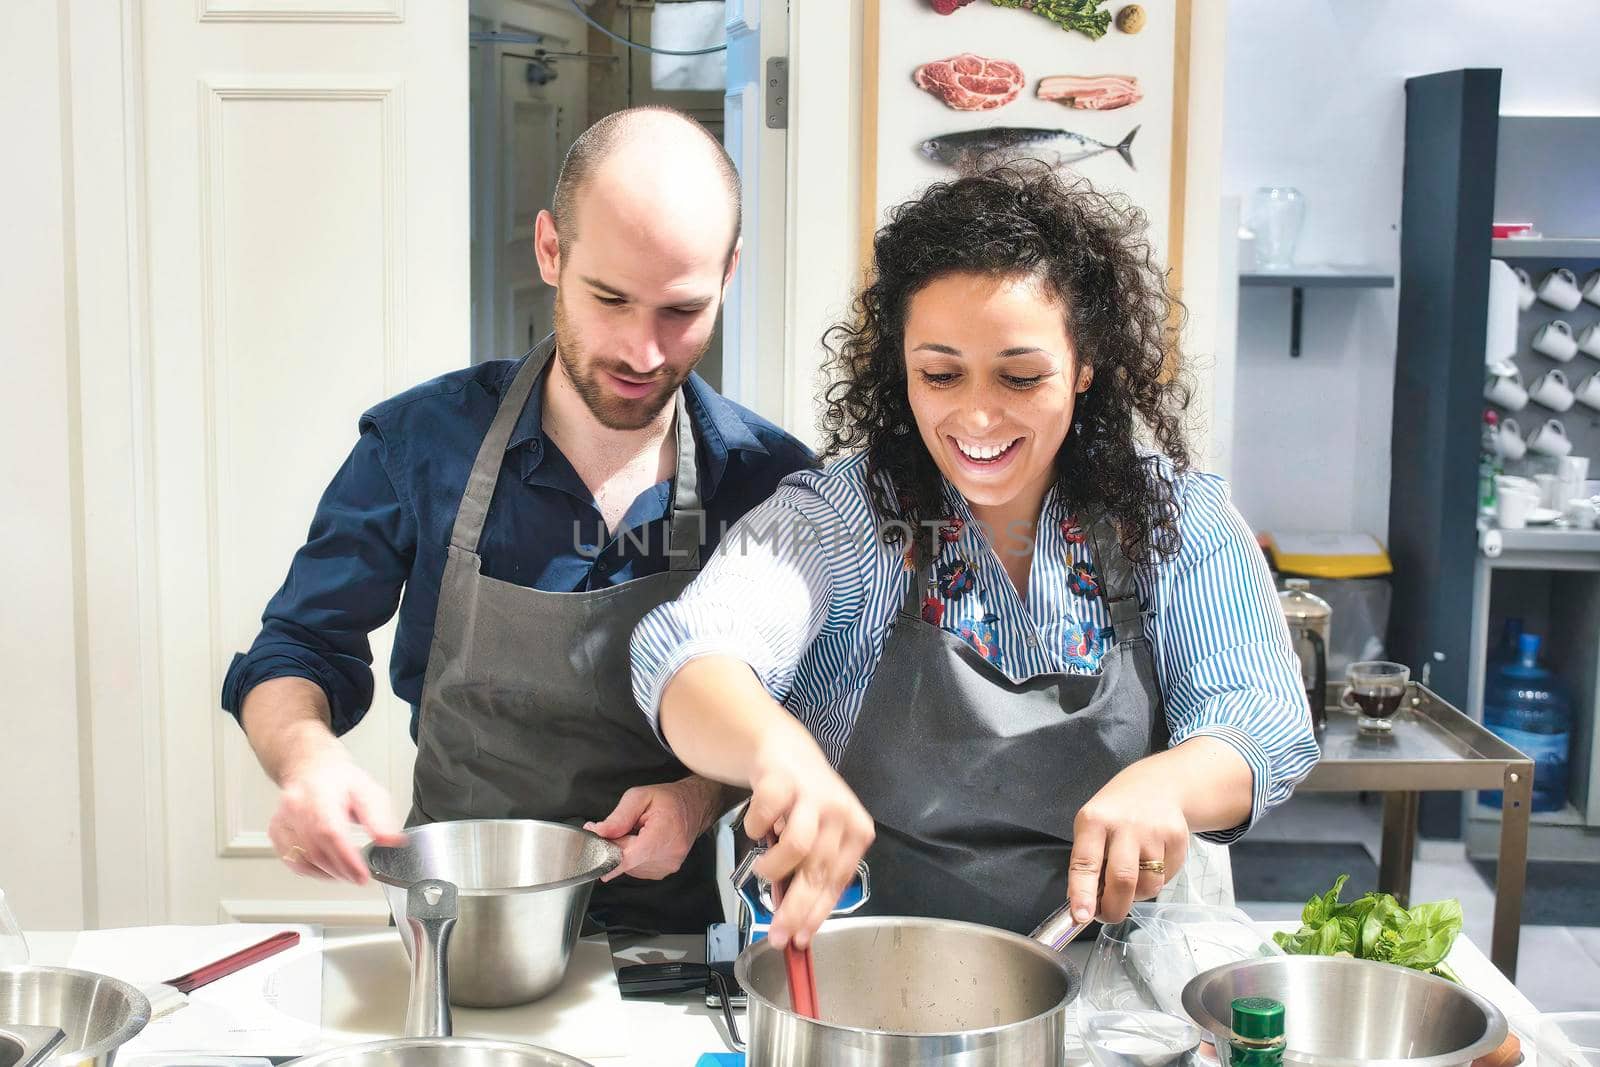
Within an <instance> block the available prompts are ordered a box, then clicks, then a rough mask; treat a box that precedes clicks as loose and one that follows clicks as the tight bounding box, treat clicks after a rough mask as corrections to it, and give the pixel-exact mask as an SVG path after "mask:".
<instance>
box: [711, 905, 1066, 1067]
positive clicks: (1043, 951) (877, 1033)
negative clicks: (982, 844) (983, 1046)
mask: <svg viewBox="0 0 1600 1067" xmlns="http://www.w3.org/2000/svg"><path fill="white" fill-rule="evenodd" d="M892 924H912V925H916V926H929V927H938V928H957V929H963V930H973V931H977V932H979V933H982V934H984V935H985V936H989V937H993V938H996V939H998V940H1001V941H1009V942H1011V943H1012V944H1014V945H1016V946H1017V947H1018V948H1021V949H1023V950H1025V951H1027V952H1031V953H1033V954H1034V955H1035V956H1037V957H1039V958H1040V959H1041V960H1045V961H1047V962H1049V963H1050V964H1051V965H1052V966H1054V967H1056V968H1057V969H1059V970H1060V971H1061V972H1062V974H1063V975H1064V976H1065V978H1066V980H1067V991H1066V993H1065V994H1063V995H1062V997H1061V999H1060V1000H1058V1001H1057V1002H1056V1003H1055V1004H1053V1005H1051V1006H1050V1007H1048V1008H1046V1009H1045V1010H1044V1011H1041V1012H1040V1013H1039V1014H1037V1015H1032V1016H1029V1017H1028V1018H1026V1019H1014V1020H1012V1021H1011V1022H1008V1023H999V1024H997V1025H994V1026H975V1027H972V1028H970V1029H965V1030H878V1029H873V1028H871V1027H865V1026H843V1025H840V1024H839V1023H830V1022H826V1021H824V1020H821V1019H808V1018H806V1017H805V1016H803V1015H799V1014H796V1013H795V1012H793V1011H790V1010H789V1009H788V1008H785V1007H783V1006H782V1005H780V1004H778V1003H777V1002H776V1001H774V1000H772V999H770V998H768V997H765V996H762V995H761V994H760V993H759V992H757V991H756V990H755V989H753V988H751V983H750V968H751V966H752V963H751V961H752V960H754V959H755V958H756V957H757V956H759V955H764V954H766V953H769V952H777V951H779V950H778V949H775V948H772V947H771V946H770V945H769V944H768V943H767V941H766V940H765V939H764V938H763V939H762V940H760V941H757V942H755V943H754V944H751V945H749V946H748V947H746V948H745V949H744V951H742V952H740V953H739V956H738V958H737V959H735V960H734V962H733V972H734V977H735V978H737V979H738V982H739V985H740V986H741V987H743V989H744V991H745V995H746V996H748V997H749V998H750V999H751V1000H752V1001H757V1002H759V1003H761V1004H762V1005H765V1006H766V1007H768V1008H771V1009H772V1010H773V1011H776V1012H778V1013H780V1014H782V1015H787V1016H790V1017H791V1018H793V1019H794V1020H795V1021H796V1022H799V1023H804V1024H806V1025H809V1026H816V1027H821V1028H822V1029H824V1030H833V1031H838V1032H841V1033H850V1034H867V1035H871V1036H873V1037H903V1038H913V1039H915V1038H941V1037H978V1036H981V1035H984V1034H992V1033H999V1032H1001V1031H1003V1030H1011V1029H1014V1028H1016V1027H1020V1026H1026V1025H1027V1024H1029V1023H1032V1022H1036V1021H1038V1020H1040V1019H1043V1018H1045V1017H1047V1016H1049V1015H1052V1014H1054V1013H1055V1012H1058V1011H1061V1010H1062V1009H1064V1008H1065V1007H1066V1006H1067V1005H1068V1004H1071V1003H1072V1002H1073V1001H1074V1000H1075V999H1077V996H1078V991H1079V989H1080V988H1081V987H1082V984H1083V978H1082V976H1081V975H1080V974H1079V973H1078V968H1077V965H1076V964H1074V963H1073V962H1072V961H1071V960H1069V959H1067V958H1066V957H1065V956H1062V955H1060V954H1058V953H1055V952H1052V951H1051V950H1050V949H1048V948H1046V947H1045V946H1044V945H1041V944H1040V943H1039V942H1037V941H1035V940H1034V939H1033V938H1031V937H1024V936H1023V935H1021V934H1018V933H1013V932H1012V931H1010V930H1002V929H1000V928H999V927H996V926H985V925H983V924H982V923H970V922H962V921H961V920H959V919H930V918H919V917H917V916H912V915H866V916H860V915H858V916H852V917H850V918H841V919H829V920H828V921H827V922H825V923H823V924H822V929H824V930H826V929H828V928H829V927H833V928H835V929H837V928H839V927H842V926H879V925H892Z"/></svg>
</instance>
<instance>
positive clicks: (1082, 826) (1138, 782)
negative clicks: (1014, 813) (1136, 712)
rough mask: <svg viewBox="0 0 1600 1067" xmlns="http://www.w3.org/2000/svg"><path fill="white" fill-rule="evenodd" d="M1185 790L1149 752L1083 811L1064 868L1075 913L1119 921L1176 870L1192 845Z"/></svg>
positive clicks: (1084, 919)
mask: <svg viewBox="0 0 1600 1067" xmlns="http://www.w3.org/2000/svg"><path fill="white" fill-rule="evenodd" d="M1182 789H1183V783H1181V782H1178V781H1175V780H1174V776H1173V774H1172V773H1171V770H1170V769H1169V768H1164V767H1162V766H1161V765H1160V762H1159V761H1158V760H1156V759H1155V758H1154V757H1151V758H1148V759H1142V760H1140V761H1139V762H1138V763H1135V764H1133V765H1131V766H1128V767H1125V768H1123V769H1122V771H1121V772H1119V773H1118V774H1117V776H1116V777H1115V778H1113V779H1111V781H1109V782H1107V783H1106V784H1105V785H1104V786H1102V787H1101V789H1100V791H1099V792H1098V793H1096V794H1095V795H1094V796H1092V797H1090V798H1089V802H1088V803H1087V804H1085V805H1084V806H1083V807H1081V808H1079V809H1078V817H1077V819H1076V820H1075V821H1074V822H1073V834H1072V860H1071V862H1070V863H1069V864H1068V870H1067V899H1068V900H1070V901H1071V902H1072V917H1073V919H1075V920H1076V921H1078V922H1087V921H1088V920H1089V919H1091V918H1096V917H1097V918H1099V919H1100V921H1101V922H1108V923H1114V922H1121V921H1122V920H1123V919H1125V918H1127V915H1128V909H1129V908H1130V907H1132V906H1133V902H1134V900H1136V899H1137V900H1146V899H1148V898H1150V897H1153V896H1155V895H1156V894H1157V893H1159V892H1160V891H1161V887H1162V886H1164V885H1166V884H1167V881H1168V880H1169V879H1171V878H1172V877H1173V876H1174V875H1176V874H1177V873H1178V869H1179V868H1181V867H1182V866H1183V861H1184V858H1185V856H1186V855H1187V854H1188V851H1189V821H1188V819H1187V818H1186V817H1185V815H1184V810H1183V800H1182ZM1140 864H1143V865H1144V866H1143V868H1141V866H1140Z"/></svg>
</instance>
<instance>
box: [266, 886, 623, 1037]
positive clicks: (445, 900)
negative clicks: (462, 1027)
mask: <svg viewBox="0 0 1600 1067" xmlns="http://www.w3.org/2000/svg"><path fill="white" fill-rule="evenodd" d="M405 900H406V906H405V909H404V911H403V912H402V915H403V921H402V923H401V928H402V929H403V930H405V931H406V932H407V933H408V934H409V935H410V940H411V943H412V944H413V946H414V947H413V949H412V953H411V999H410V1002H409V1004H408V1005H407V1007H406V1032H407V1033H408V1034H409V1035H410V1036H409V1037H403V1038H396V1039H393V1040H389V1041H372V1042H368V1043H366V1044H364V1045H351V1046H348V1047H346V1048H337V1049H331V1050H329V1051H327V1052H318V1053H315V1054H313V1055H311V1056H304V1057H301V1058H300V1059H298V1060H295V1061H294V1062H293V1063H292V1064H291V1065H290V1067H591V1065H589V1064H587V1063H585V1062H584V1061H583V1060H579V1059H574V1058H573V1057H571V1056H567V1055H563V1054H562V1053H560V1052H552V1051H551V1050H549V1049H544V1048H538V1047H536V1046H534V1045H524V1044H520V1043H518V1042H515V1041H496V1040H491V1039H489V1038H479V1037H452V1036H451V1034H450V1030H451V1020H450V997H449V990H450V973H449V964H448V962H447V961H448V958H449V957H448V952H449V946H450V933H451V930H452V929H453V928H454V926H455V924H456V907H457V896H456V887H455V886H454V885H452V884H451V883H449V882H445V881H440V880H438V879H424V880H421V881H418V882H415V883H413V884H412V885H410V886H408V887H407V888H406V893H405Z"/></svg>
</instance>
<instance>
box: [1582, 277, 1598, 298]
mask: <svg viewBox="0 0 1600 1067" xmlns="http://www.w3.org/2000/svg"><path fill="white" fill-rule="evenodd" d="M1583 298H1584V299H1585V300H1587V301H1589V303H1591V304H1596V305H1600V270H1592V271H1590V272H1589V276H1588V277H1587V278H1585V279H1583Z"/></svg>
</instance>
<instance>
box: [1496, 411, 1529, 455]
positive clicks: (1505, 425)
mask: <svg viewBox="0 0 1600 1067" xmlns="http://www.w3.org/2000/svg"><path fill="white" fill-rule="evenodd" d="M1494 450H1495V451H1496V452H1498V453H1499V454H1500V458H1502V459H1521V458H1522V457H1523V456H1525V455H1527V454H1528V443H1527V442H1526V441H1524V440H1523V439H1522V427H1520V426H1518V425H1517V420H1516V419H1501V420H1500V429H1499V431H1498V432H1497V433H1496V434H1495V438H1494Z"/></svg>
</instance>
